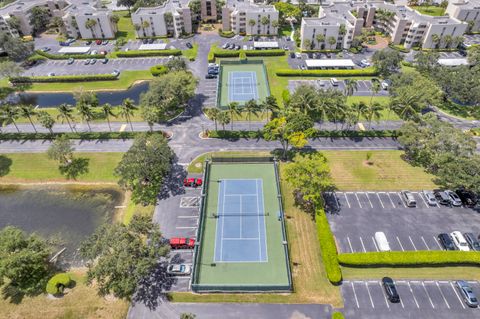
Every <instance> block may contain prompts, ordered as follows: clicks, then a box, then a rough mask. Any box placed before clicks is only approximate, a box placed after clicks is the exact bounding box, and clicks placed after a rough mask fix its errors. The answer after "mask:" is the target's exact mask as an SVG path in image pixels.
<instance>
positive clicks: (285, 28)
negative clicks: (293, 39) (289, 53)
mask: <svg viewBox="0 0 480 319" xmlns="http://www.w3.org/2000/svg"><path fill="white" fill-rule="evenodd" d="M291 34H292V27H291V26H290V25H282V26H281V27H280V28H279V29H278V35H279V36H284V37H289V36H290V35H291Z"/></svg>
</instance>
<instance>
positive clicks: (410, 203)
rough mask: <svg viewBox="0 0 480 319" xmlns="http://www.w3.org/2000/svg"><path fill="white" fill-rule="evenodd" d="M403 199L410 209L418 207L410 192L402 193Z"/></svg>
mask: <svg viewBox="0 0 480 319" xmlns="http://www.w3.org/2000/svg"><path fill="white" fill-rule="evenodd" d="M402 199H403V201H404V202H405V204H406V205H407V206H408V207H417V201H416V200H415V197H413V194H412V193H411V192H410V191H402Z"/></svg>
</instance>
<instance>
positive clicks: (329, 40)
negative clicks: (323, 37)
mask: <svg viewBox="0 0 480 319" xmlns="http://www.w3.org/2000/svg"><path fill="white" fill-rule="evenodd" d="M327 41H328V44H330V49H333V46H334V45H335V44H336V43H337V39H335V37H328V40H327Z"/></svg>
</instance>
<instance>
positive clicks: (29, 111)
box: [18, 105, 37, 133]
mask: <svg viewBox="0 0 480 319" xmlns="http://www.w3.org/2000/svg"><path fill="white" fill-rule="evenodd" d="M18 113H19V115H20V116H21V117H24V118H27V119H28V120H29V121H30V124H31V125H32V127H33V130H34V131H35V133H37V128H36V127H35V125H34V124H33V121H32V116H35V115H37V112H36V111H35V109H34V107H33V106H31V105H21V106H19V107H18Z"/></svg>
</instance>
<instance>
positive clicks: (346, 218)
mask: <svg viewBox="0 0 480 319" xmlns="http://www.w3.org/2000/svg"><path fill="white" fill-rule="evenodd" d="M412 194H413V196H414V197H415V199H416V201H417V207H413V208H410V207H407V206H406V205H405V203H404V201H403V200H402V199H401V197H400V192H336V193H328V194H325V195H324V197H325V202H326V207H327V212H328V213H329V214H328V218H329V221H330V226H331V228H332V231H333V233H334V235H335V238H336V242H337V246H338V249H339V251H340V252H342V253H350V252H368V251H378V250H379V249H378V247H377V244H376V241H375V238H374V236H375V233H376V232H379V231H382V232H384V233H385V235H386V237H387V240H388V242H389V245H390V248H391V249H392V250H394V251H417V250H441V249H442V247H441V245H440V243H439V241H438V239H437V236H438V234H440V233H450V232H452V231H456V230H458V231H460V232H462V233H465V232H472V233H474V234H475V235H478V234H479V233H480V213H479V212H478V211H476V210H474V209H470V208H466V207H446V206H440V205H437V206H429V205H428V204H427V202H426V200H425V198H424V197H423V194H422V193H421V192H412Z"/></svg>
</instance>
